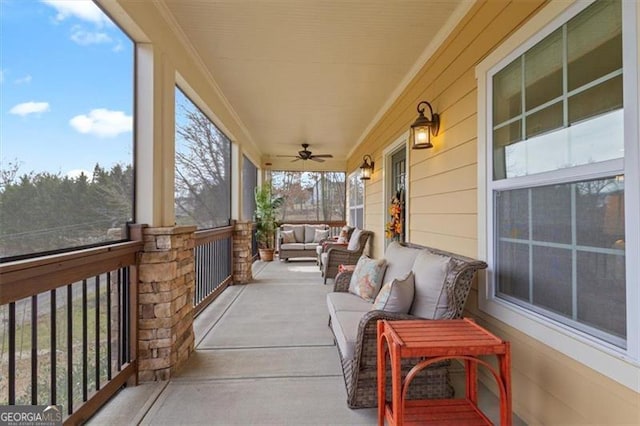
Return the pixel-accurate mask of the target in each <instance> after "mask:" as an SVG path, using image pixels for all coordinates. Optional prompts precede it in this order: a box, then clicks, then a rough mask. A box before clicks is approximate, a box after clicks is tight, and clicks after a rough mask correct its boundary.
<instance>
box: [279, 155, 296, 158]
mask: <svg viewBox="0 0 640 426" xmlns="http://www.w3.org/2000/svg"><path fill="white" fill-rule="evenodd" d="M276 157H288V158H294V157H295V158H300V157H298V156H297V155H276Z"/></svg>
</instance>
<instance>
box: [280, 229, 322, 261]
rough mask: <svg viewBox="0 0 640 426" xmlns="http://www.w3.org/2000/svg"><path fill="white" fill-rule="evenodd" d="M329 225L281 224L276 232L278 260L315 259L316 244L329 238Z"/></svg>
mask: <svg viewBox="0 0 640 426" xmlns="http://www.w3.org/2000/svg"><path fill="white" fill-rule="evenodd" d="M330 232H331V230H330V229H329V225H327V224H320V225H309V224H282V225H280V228H279V230H278V234H279V235H278V253H279V257H280V260H285V261H286V260H289V259H290V258H293V257H316V248H317V247H318V244H320V243H321V242H322V241H324V240H326V239H327V238H329V233H330Z"/></svg>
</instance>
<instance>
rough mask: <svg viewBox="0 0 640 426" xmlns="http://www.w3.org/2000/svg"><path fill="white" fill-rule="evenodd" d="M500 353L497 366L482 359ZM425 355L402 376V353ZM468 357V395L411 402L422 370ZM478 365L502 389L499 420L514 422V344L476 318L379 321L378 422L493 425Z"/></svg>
mask: <svg viewBox="0 0 640 426" xmlns="http://www.w3.org/2000/svg"><path fill="white" fill-rule="evenodd" d="M387 353H389V357H390V364H391V382H392V383H391V385H392V395H391V403H390V404H387V403H386V395H385V385H386V375H385V370H386V363H387V358H386V356H387ZM480 355H495V356H496V357H497V359H498V370H496V369H495V368H493V367H492V366H491V365H490V364H488V363H487V362H485V361H483V360H481V359H479V358H478V356H480ZM416 357H424V358H426V359H425V360H424V361H421V362H419V363H417V364H416V365H415V366H414V367H413V368H412V369H411V370H410V371H409V373H408V374H407V377H406V378H405V380H404V381H402V377H401V370H400V363H401V360H402V359H403V358H416ZM447 359H459V360H463V361H464V364H465V371H466V395H465V398H463V399H429V400H417V401H416V400H409V401H406V400H405V398H406V394H407V389H408V387H409V386H410V385H411V381H412V380H413V378H414V377H415V375H416V374H418V373H419V372H420V371H421V370H423V369H424V368H426V367H428V366H429V365H431V364H434V363H437V362H440V361H443V360H447ZM478 364H480V365H482V366H484V367H485V368H487V369H488V370H489V372H490V373H491V374H492V375H493V377H494V378H495V380H496V382H497V384H498V389H499V391H500V424H501V425H503V426H511V424H512V418H511V373H510V369H511V348H510V344H509V342H505V341H503V340H501V339H499V338H498V337H496V336H494V335H493V334H491V333H489V332H488V331H487V330H485V329H484V328H482V327H480V326H479V325H477V324H476V323H475V322H474V321H473V320H471V319H468V318H465V319H459V320H424V321H422V320H410V321H386V320H383V321H378V424H379V425H381V426H384V421H385V419H386V420H387V421H388V422H389V425H413V424H415V425H425V424H455V425H463V424H474V425H476V424H488V425H490V424H492V423H491V421H490V420H489V419H488V418H487V417H486V416H485V415H484V413H482V411H481V410H480V409H479V408H478V385H477V369H478Z"/></svg>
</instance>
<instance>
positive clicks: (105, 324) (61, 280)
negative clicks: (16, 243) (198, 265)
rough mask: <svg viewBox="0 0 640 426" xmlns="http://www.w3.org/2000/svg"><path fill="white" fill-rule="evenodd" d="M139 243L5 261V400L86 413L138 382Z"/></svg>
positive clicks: (1, 299) (1, 331)
mask: <svg viewBox="0 0 640 426" xmlns="http://www.w3.org/2000/svg"><path fill="white" fill-rule="evenodd" d="M142 247H143V243H142V242H141V241H133V242H125V243H118V244H113V245H109V246H103V247H98V248H93V249H87V250H79V251H76V252H73V253H66V254H59V255H53V256H46V257H41V258H37V259H29V260H22V261H16V262H10V263H6V264H2V265H0V320H1V325H0V327H1V328H0V368H1V371H2V376H3V377H4V378H6V379H4V380H1V381H0V404H9V405H16V404H18V405H37V404H46V405H62V406H63V410H64V413H65V416H66V419H65V423H72V424H76V423H81V422H82V421H84V420H86V419H87V418H89V416H90V415H91V414H93V412H95V411H96V410H97V408H98V407H100V406H101V405H102V404H103V403H104V402H105V401H107V400H108V399H109V398H110V397H111V396H112V395H113V394H114V393H115V392H116V391H117V390H118V389H119V388H121V387H122V386H123V385H124V384H125V383H126V382H127V381H130V382H132V383H135V381H136V368H137V363H136V345H135V344H133V342H135V341H136V340H137V337H136V330H137V315H135V312H136V304H137V299H136V294H137V287H136V286H137V284H136V283H137V269H136V259H137V253H138V252H139V251H140V250H141V249H142Z"/></svg>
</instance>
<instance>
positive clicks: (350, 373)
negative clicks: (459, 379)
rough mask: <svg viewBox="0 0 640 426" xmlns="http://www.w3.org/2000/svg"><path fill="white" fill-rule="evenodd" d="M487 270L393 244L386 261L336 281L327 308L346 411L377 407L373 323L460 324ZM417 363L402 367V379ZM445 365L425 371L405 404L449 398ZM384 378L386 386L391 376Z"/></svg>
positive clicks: (363, 264) (366, 262)
mask: <svg viewBox="0 0 640 426" xmlns="http://www.w3.org/2000/svg"><path fill="white" fill-rule="evenodd" d="M486 267H487V264H486V263H485V262H482V261H478V260H474V259H471V258H468V257H465V256H460V255H457V254H454V253H449V252H446V251H442V250H438V249H434V248H430V247H423V246H418V245H413V244H404V243H403V244H399V243H396V242H393V243H391V244H390V245H389V247H388V248H387V250H386V253H385V256H384V259H379V260H373V259H368V258H365V257H362V258H361V259H360V260H359V261H358V263H357V265H356V267H355V270H354V271H353V272H349V271H347V272H341V273H339V274H338V275H337V276H336V278H335V283H334V291H333V292H331V293H329V294H327V306H328V310H329V325H330V327H331V329H332V331H333V334H334V336H335V341H336V346H337V348H338V354H339V356H340V360H341V362H342V370H343V374H344V380H345V385H346V389H347V404H348V405H349V407H351V408H364V407H375V406H377V363H376V361H377V360H376V358H377V346H376V324H377V321H378V320H381V319H386V320H411V319H433V320H435V319H452V318H461V317H462V311H463V309H464V305H465V302H466V300H467V296H468V294H469V290H470V288H471V283H472V280H473V277H474V274H475V273H476V271H478V270H480V269H484V268H486ZM380 276H382V279H380ZM416 362H417V360H404V361H403V364H402V374H403V377H404V376H405V375H406V374H407V372H408V371H409V369H410V368H411V367H412V366H413V365H415V364H416ZM448 365H449V363H448V362H443V363H439V364H434V365H433V366H431V367H429V368H427V369H425V370H423V371H422V372H421V373H420V374H419V375H418V376H417V377H416V378H415V379H414V380H413V382H412V384H411V386H410V388H409V392H408V396H407V397H408V399H430V398H450V397H452V396H453V388H452V387H451V385H450V383H449V372H448ZM387 374H388V375H389V378H388V380H387V385H389V386H390V384H391V379H390V371H389V370H387ZM387 395H391V391H390V389H388V392H387Z"/></svg>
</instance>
